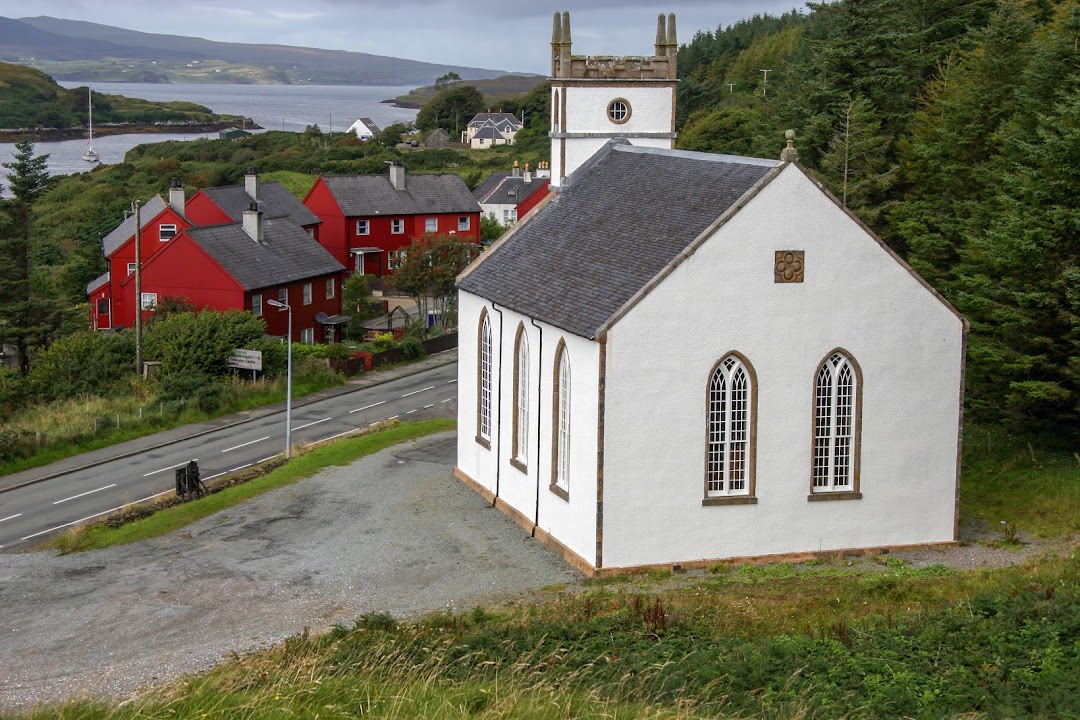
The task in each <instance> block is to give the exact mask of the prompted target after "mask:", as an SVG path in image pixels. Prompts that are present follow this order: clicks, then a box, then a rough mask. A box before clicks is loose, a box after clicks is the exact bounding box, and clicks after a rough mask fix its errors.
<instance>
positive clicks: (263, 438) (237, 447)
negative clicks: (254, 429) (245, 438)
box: [221, 435, 270, 453]
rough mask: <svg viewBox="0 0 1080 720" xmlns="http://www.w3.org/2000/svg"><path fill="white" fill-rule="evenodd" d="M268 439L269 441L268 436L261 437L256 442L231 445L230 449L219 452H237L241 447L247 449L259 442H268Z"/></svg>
mask: <svg viewBox="0 0 1080 720" xmlns="http://www.w3.org/2000/svg"><path fill="white" fill-rule="evenodd" d="M269 439H270V436H269V435H267V436H266V437H261V438H259V439H258V440H251V441H249V442H246V443H241V444H239V445H233V446H232V447H231V448H225V449H224V450H222V451H221V452H223V453H227V452H231V451H233V450H239V449H240V448H242V447H247V446H248V445H254V444H255V443H259V442H262V441H263V440H269Z"/></svg>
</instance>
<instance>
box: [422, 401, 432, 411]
mask: <svg viewBox="0 0 1080 720" xmlns="http://www.w3.org/2000/svg"><path fill="white" fill-rule="evenodd" d="M433 407H435V403H431V404H430V405H425V406H424V407H423V408H421V409H422V410H427V409H428V408H433Z"/></svg>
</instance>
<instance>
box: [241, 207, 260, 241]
mask: <svg viewBox="0 0 1080 720" xmlns="http://www.w3.org/2000/svg"><path fill="white" fill-rule="evenodd" d="M262 215H263V214H262V210H260V209H259V206H258V205H257V204H256V203H251V204H250V205H249V206H248V209H247V210H245V211H244V232H246V233H247V234H248V237H250V238H251V239H252V240H254V241H255V242H257V243H259V244H260V245H262V244H263V221H262Z"/></svg>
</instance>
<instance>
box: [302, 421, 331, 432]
mask: <svg viewBox="0 0 1080 720" xmlns="http://www.w3.org/2000/svg"><path fill="white" fill-rule="evenodd" d="M333 419H334V418H323V419H322V420H316V421H315V422H309V423H308V424H307V425H301V426H300V427H294V428H293V432H296V431H297V430H303V429H304V428H307V427H311V426H312V425H318V424H319V423H324V422H326V421H327V420H333Z"/></svg>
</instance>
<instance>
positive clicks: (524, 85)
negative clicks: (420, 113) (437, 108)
mask: <svg viewBox="0 0 1080 720" xmlns="http://www.w3.org/2000/svg"><path fill="white" fill-rule="evenodd" d="M546 80H547V78H545V77H543V76H541V75H502V76H500V77H497V78H492V79H490V80H470V81H469V83H468V84H469V85H472V86H473V87H475V88H476V89H477V90H479V91H480V93H481V94H482V95H483V96H484V99H485V100H487V101H488V102H489V103H491V104H492V106H493V107H495V106H500V105H501V104H502V103H503V102H505V101H506V100H509V99H513V98H520V97H522V96H523V95H527V94H528V93H530V92H532V90H533V89H534V88H536V86H537V85H540V84H541V83H543V82H544V81H546ZM439 90H440V88H437V87H435V86H434V85H425V86H424V87H418V88H416V89H415V90H411V91H409V94H408V95H399V96H398V97H397V98H395V99H394V103H395V104H396V105H397V106H398V107H409V108H419V107H423V106H424V105H425V104H426V103H428V102H429V101H431V100H432V99H434V98H435V96H436V95H438V94H439Z"/></svg>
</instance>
